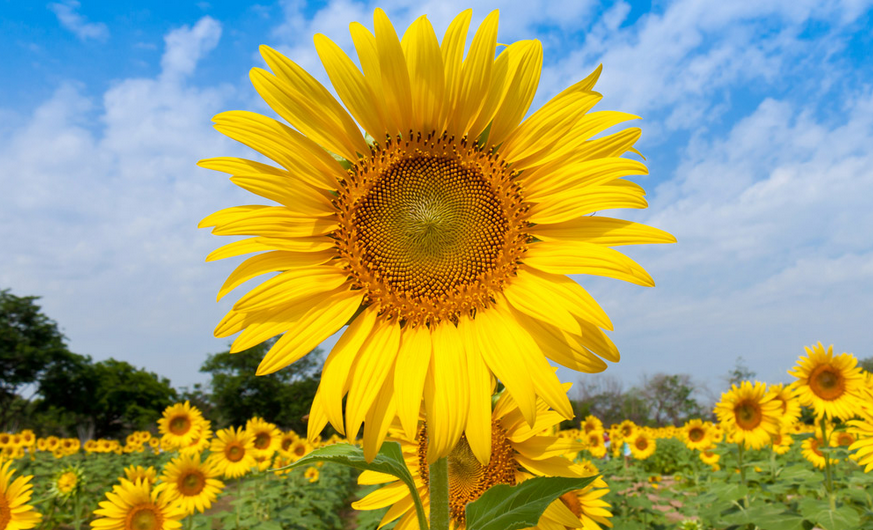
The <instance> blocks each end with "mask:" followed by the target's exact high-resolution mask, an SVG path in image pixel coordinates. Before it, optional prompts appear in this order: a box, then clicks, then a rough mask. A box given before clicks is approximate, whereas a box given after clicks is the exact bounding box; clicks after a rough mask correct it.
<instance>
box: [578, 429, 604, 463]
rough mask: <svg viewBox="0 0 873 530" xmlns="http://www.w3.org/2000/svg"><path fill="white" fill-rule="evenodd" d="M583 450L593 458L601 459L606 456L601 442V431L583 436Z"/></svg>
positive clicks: (602, 441)
mask: <svg viewBox="0 0 873 530" xmlns="http://www.w3.org/2000/svg"><path fill="white" fill-rule="evenodd" d="M583 441H584V442H585V449H586V450H587V451H588V452H589V453H591V456H593V457H594V458H603V457H604V456H606V444H605V442H604V440H603V431H591V432H589V433H588V434H586V435H585V438H584V439H583Z"/></svg>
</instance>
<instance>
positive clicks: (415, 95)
mask: <svg viewBox="0 0 873 530" xmlns="http://www.w3.org/2000/svg"><path fill="white" fill-rule="evenodd" d="M403 52H404V54H405V56H406V62H407V66H408V69H409V79H410V85H411V91H412V109H413V117H414V118H415V120H416V121H415V123H414V127H415V130H417V131H421V132H422V133H425V134H427V133H428V132H431V131H434V132H436V133H437V134H439V133H441V132H442V131H443V129H444V127H445V115H444V111H443V105H444V102H445V90H446V86H445V85H446V82H445V69H444V66H443V58H442V55H441V54H440V45H439V42H437V37H436V33H434V31H433V26H431V25H430V22H429V21H428V20H427V17H426V16H421V17H419V18H418V19H416V20H415V22H413V23H412V25H411V26H409V29H408V30H406V34H405V35H404V36H403Z"/></svg>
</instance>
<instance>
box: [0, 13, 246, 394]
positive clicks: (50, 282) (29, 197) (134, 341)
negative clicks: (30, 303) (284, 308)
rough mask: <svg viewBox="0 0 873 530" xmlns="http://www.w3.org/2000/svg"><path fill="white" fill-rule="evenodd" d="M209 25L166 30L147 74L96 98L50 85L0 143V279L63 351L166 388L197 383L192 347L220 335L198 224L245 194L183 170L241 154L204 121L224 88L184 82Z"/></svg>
mask: <svg viewBox="0 0 873 530" xmlns="http://www.w3.org/2000/svg"><path fill="white" fill-rule="evenodd" d="M220 31H221V26H220V24H219V23H218V22H216V21H214V20H213V19H210V18H208V17H204V18H203V19H201V20H200V21H199V22H198V23H197V24H195V25H194V26H193V27H192V28H187V27H184V28H180V29H178V30H175V31H172V32H170V33H169V34H168V35H167V39H166V42H167V46H166V51H165V53H164V58H163V60H162V65H163V66H164V68H163V70H162V72H161V73H160V74H159V75H158V76H157V77H155V78H141V79H124V80H121V81H119V82H117V83H116V84H114V85H113V86H112V87H111V88H109V89H108V90H107V91H106V93H105V94H104V95H103V97H102V99H100V100H93V99H91V98H88V97H86V96H84V95H83V92H84V91H83V89H82V88H83V87H82V86H81V85H78V84H75V83H66V84H63V85H62V86H60V87H59V88H58V89H57V90H56V92H55V94H54V95H53V97H52V98H51V99H49V100H48V101H46V102H45V103H43V104H42V105H41V106H40V107H39V108H38V109H37V110H36V111H35V112H34V113H33V115H32V116H31V117H30V119H29V121H28V122H27V123H26V125H24V126H22V127H19V128H16V129H13V130H12V131H9V132H8V134H7V136H8V137H6V138H4V141H3V142H2V145H0V183H2V186H3V188H4V189H7V190H11V193H7V194H2V198H0V239H2V240H3V241H4V257H3V258H0V259H2V261H3V266H2V267H0V285H3V286H5V287H11V288H12V289H13V292H14V293H15V294H18V295H29V294H35V295H41V296H43V297H44V298H43V300H42V304H43V306H44V308H45V310H46V313H47V314H48V315H49V316H51V317H52V318H54V319H56V320H57V321H58V322H59V323H60V324H61V326H62V327H63V328H64V331H65V333H66V334H67V336H68V337H69V339H70V342H71V347H72V348H73V349H74V351H78V352H80V353H87V354H91V355H93V356H95V358H97V359H102V358H106V357H109V356H113V357H115V358H118V359H123V360H127V361H130V362H132V363H133V364H135V365H139V366H146V367H148V368H149V369H150V370H154V371H157V372H159V373H161V374H162V375H166V376H169V377H170V378H171V379H172V380H173V382H174V383H176V384H185V383H190V382H192V381H195V380H197V379H199V376H198V375H197V370H198V369H199V366H200V364H201V363H202V362H203V360H204V355H205V353H206V352H209V351H220V350H221V349H223V347H224V344H225V341H223V340H218V339H214V338H212V328H213V327H214V325H215V323H216V322H218V320H219V319H220V318H221V316H222V310H226V309H227V307H226V305H227V304H225V305H216V304H214V303H212V304H210V302H209V301H210V300H212V299H214V298H213V297H214V296H215V292H216V291H217V288H218V286H220V285H221V283H222V281H223V279H224V277H225V276H226V274H227V273H228V272H229V270H228V269H229V267H230V265H225V264H219V265H215V264H206V263H204V262H203V260H204V257H205V256H206V254H207V253H208V252H209V251H210V250H212V249H213V248H215V247H216V246H217V245H218V242H216V240H215V238H214V237H212V236H210V235H209V234H208V232H206V231H198V230H197V228H196V226H197V223H198V221H199V220H200V219H201V218H202V217H204V216H205V215H207V214H209V213H211V212H212V211H214V210H216V209H218V208H220V207H223V206H225V205H226V206H230V205H233V204H239V203H241V201H244V200H249V199H248V198H247V197H246V198H243V197H242V193H240V194H239V196H238V195H236V194H235V193H236V192H234V191H233V190H232V189H231V188H232V186H226V187H221V186H216V185H215V181H216V179H217V180H218V181H222V180H224V178H223V177H222V176H220V175H219V174H215V173H213V172H209V171H206V170H202V169H199V168H197V167H196V166H195V163H196V161H197V160H198V159H200V158H206V157H209V156H217V155H225V154H233V153H238V152H241V151H242V149H241V148H240V147H238V146H237V145H235V144H233V143H232V142H230V141H229V140H227V139H225V138H223V137H222V136H221V135H220V134H218V133H216V132H215V131H214V130H212V127H211V118H212V116H213V115H214V114H216V113H218V112H220V111H222V110H226V108H227V107H228V102H229V100H231V99H232V98H233V97H235V94H236V89H235V88H233V87H230V86H217V87H210V88H197V87H194V86H193V85H192V84H191V82H190V75H191V74H192V73H193V71H194V68H195V67H196V60H198V59H200V58H202V57H203V56H204V55H205V54H206V53H208V51H209V50H210V49H212V48H214V47H215V45H216V43H217V40H218V36H219V34H220ZM182 52H185V53H191V54H192V55H193V56H194V59H195V60H194V61H186V60H183V59H181V58H180V57H181V53H182Z"/></svg>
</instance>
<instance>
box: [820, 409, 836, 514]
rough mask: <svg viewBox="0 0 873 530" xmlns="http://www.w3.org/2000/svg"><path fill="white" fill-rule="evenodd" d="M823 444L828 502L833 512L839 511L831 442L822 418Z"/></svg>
mask: <svg viewBox="0 0 873 530" xmlns="http://www.w3.org/2000/svg"><path fill="white" fill-rule="evenodd" d="M821 443H822V445H823V446H824V447H825V450H824V451H822V452H821V454H822V456H824V461H825V489H826V490H827V491H828V502H829V503H830V507H831V511H834V510H836V509H837V500H836V498H835V497H834V471H833V469H831V458H830V445H831V444H830V441H829V440H828V433H827V426H826V425H825V417H824V416H822V417H821Z"/></svg>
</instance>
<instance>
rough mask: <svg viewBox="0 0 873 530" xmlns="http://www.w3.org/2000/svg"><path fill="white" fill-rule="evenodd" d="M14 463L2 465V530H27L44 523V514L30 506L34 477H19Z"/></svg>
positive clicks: (0, 493)
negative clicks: (15, 476) (13, 467)
mask: <svg viewBox="0 0 873 530" xmlns="http://www.w3.org/2000/svg"><path fill="white" fill-rule="evenodd" d="M10 466H12V461H11V460H10V461H8V462H6V463H5V464H0V530H26V529H28V528H33V527H34V526H36V525H37V524H39V523H40V521H42V514H41V513H39V512H38V511H36V509H35V508H34V507H33V506H31V505H30V504H28V503H29V502H30V496H31V495H32V493H33V492H32V490H33V484H30V479H32V478H33V476H32V475H28V476H26V477H17V478H16V479H15V480H12V475H13V474H15V470H14V469H10Z"/></svg>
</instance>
